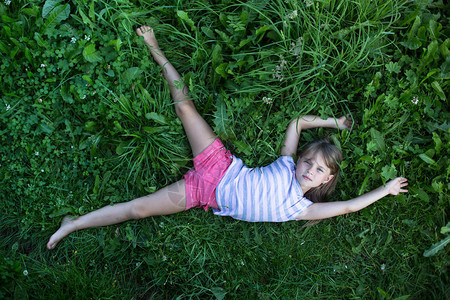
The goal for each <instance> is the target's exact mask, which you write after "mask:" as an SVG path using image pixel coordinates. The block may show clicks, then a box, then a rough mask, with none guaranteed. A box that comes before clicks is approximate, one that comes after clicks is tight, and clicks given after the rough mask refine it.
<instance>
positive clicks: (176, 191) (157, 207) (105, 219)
mask: <svg viewBox="0 0 450 300" xmlns="http://www.w3.org/2000/svg"><path fill="white" fill-rule="evenodd" d="M185 209H186V189H185V181H184V179H182V180H180V181H177V182H175V183H173V184H171V185H169V186H167V187H165V188H163V189H161V190H159V191H157V192H156V193H153V194H150V195H147V196H144V197H141V198H137V199H134V200H132V201H129V202H123V203H118V204H114V205H108V206H105V207H103V208H100V209H98V210H96V211H93V212H90V213H88V214H86V215H83V216H80V217H78V218H73V217H70V216H66V217H65V218H64V219H63V221H62V223H61V227H60V228H59V229H58V231H56V232H55V233H54V234H53V235H52V236H51V237H50V240H49V241H48V243H47V248H48V249H53V248H55V246H56V244H57V243H58V242H59V241H60V240H61V239H62V238H64V237H65V236H67V235H69V234H70V233H71V232H74V231H76V230H80V229H85V228H92V227H100V226H107V225H112V224H117V223H121V222H124V221H127V220H131V219H142V218H146V217H150V216H160V215H170V214H174V213H178V212H182V211H184V210H185Z"/></svg>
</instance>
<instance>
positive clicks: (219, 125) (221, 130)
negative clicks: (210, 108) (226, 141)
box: [214, 101, 229, 138]
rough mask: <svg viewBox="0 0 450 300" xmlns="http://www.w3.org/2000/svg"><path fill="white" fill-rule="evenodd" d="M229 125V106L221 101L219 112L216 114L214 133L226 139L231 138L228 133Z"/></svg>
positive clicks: (218, 107) (218, 106)
mask: <svg viewBox="0 0 450 300" xmlns="http://www.w3.org/2000/svg"><path fill="white" fill-rule="evenodd" d="M228 123H229V120H228V115H227V106H226V104H225V102H223V101H220V102H219V104H218V105H217V110H216V111H215V112H214V125H215V128H214V131H215V132H216V133H217V134H218V135H219V136H221V137H224V138H226V137H227V136H229V134H228V132H227V127H228Z"/></svg>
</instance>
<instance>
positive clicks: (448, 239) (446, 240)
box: [423, 235, 450, 257]
mask: <svg viewBox="0 0 450 300" xmlns="http://www.w3.org/2000/svg"><path fill="white" fill-rule="evenodd" d="M448 243H450V235H448V236H446V237H445V238H444V239H443V240H440V241H439V242H437V243H436V244H433V245H432V246H431V248H430V249H428V250H426V251H425V252H424V253H423V256H425V257H430V256H433V255H436V254H437V253H438V252H439V251H440V250H442V249H444V247H445V246H446V245H447V244H448Z"/></svg>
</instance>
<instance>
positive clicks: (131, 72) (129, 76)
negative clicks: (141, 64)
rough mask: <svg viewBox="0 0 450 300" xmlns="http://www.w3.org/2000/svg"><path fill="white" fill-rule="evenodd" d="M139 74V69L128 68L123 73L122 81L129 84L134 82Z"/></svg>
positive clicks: (140, 71) (140, 72)
mask: <svg viewBox="0 0 450 300" xmlns="http://www.w3.org/2000/svg"><path fill="white" fill-rule="evenodd" d="M141 74H142V70H141V69H139V68H138V67H132V68H128V69H127V70H126V71H125V72H123V74H122V79H123V80H124V81H125V82H126V83H131V82H132V81H133V80H135V79H136V78H137V77H139V76H140V75H141Z"/></svg>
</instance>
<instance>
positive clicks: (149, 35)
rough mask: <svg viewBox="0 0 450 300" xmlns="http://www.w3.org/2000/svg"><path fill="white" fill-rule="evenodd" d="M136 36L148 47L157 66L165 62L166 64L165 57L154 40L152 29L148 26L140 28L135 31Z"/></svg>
mask: <svg viewBox="0 0 450 300" xmlns="http://www.w3.org/2000/svg"><path fill="white" fill-rule="evenodd" d="M136 34H137V35H139V36H142V37H144V43H145V44H146V45H147V46H148V48H149V49H150V52H151V53H152V55H153V58H154V59H155V60H156V62H157V63H158V64H159V65H162V64H164V63H165V62H167V59H166V56H165V55H164V53H163V52H162V51H161V49H160V48H159V44H158V41H157V40H156V37H155V32H154V31H153V28H151V27H150V26H141V27H139V28H138V29H136Z"/></svg>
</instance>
